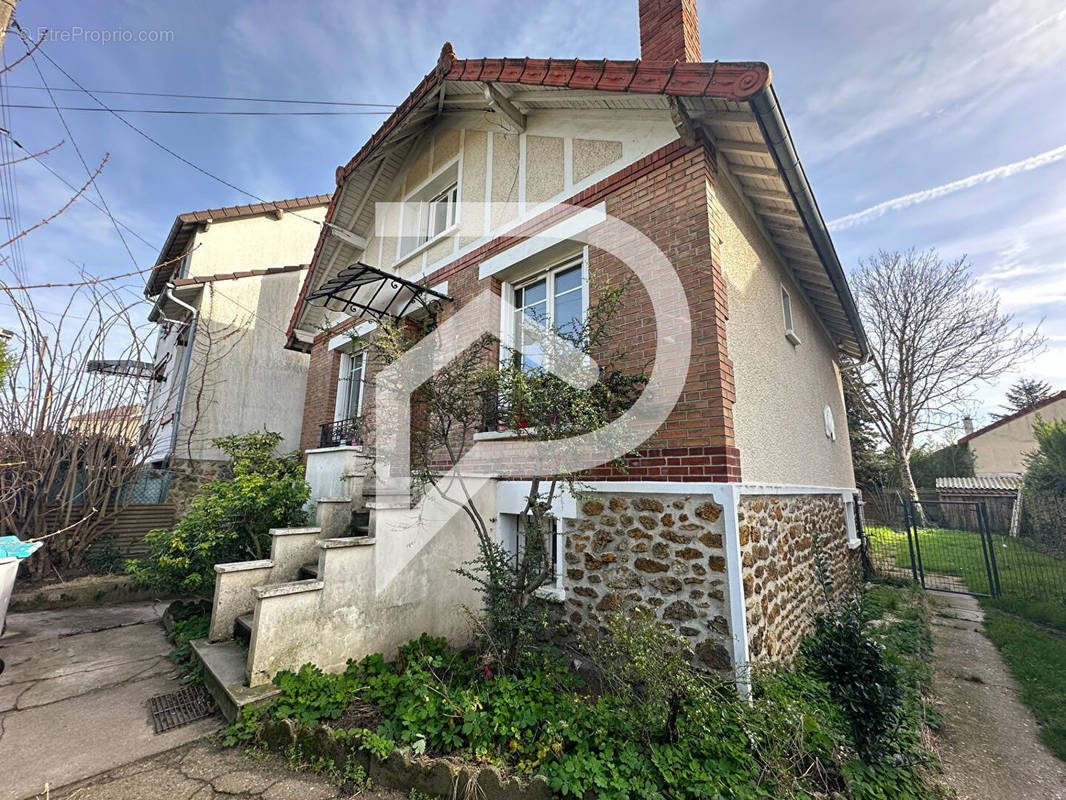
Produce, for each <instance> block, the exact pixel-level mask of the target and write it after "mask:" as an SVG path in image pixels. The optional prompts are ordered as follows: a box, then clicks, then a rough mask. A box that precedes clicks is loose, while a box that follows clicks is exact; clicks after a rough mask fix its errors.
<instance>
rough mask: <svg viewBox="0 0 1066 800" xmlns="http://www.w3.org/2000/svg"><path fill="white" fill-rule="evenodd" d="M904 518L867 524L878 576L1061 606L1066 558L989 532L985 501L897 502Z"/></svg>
mask: <svg viewBox="0 0 1066 800" xmlns="http://www.w3.org/2000/svg"><path fill="white" fill-rule="evenodd" d="M899 518H900V519H902V524H896V525H879V524H878V522H877V521H876V520H870V521H869V522H868V524H867V527H866V563H867V565H868V569H869V570H870V571H871V572H872V573H873V574H874V575H878V576H882V577H890V578H904V579H910V580H915V581H918V582H920V583H921V584H922V585H923V586H924V587H925V588H926V589H930V590H934V591H948V592H964V593H967V594H974V595H984V596H989V597H995V598H998V599H999V600H1000V601H1001V602H1002V603H1003V604H1005V605H1008V606H1009V605H1015V606H1020V605H1024V604H1031V603H1038V604H1047V603H1049V604H1052V605H1055V606H1062V608H1063V612H1064V613H1066V559H1063V558H1061V557H1060V555H1059V554H1056V553H1055V552H1054V551H1053V550H1051V549H1049V548H1045V547H1042V546H1041V545H1040V544H1039V543H1038V542H1035V541H1033V540H1031V539H1027V538H1024V537H1019V536H1005V535H1002V534H999V533H996V532H994V530H993V529H992V526H991V525H990V523H989V515H988V509H987V507H986V506H985V504H984V503H981V502H968V501H946V500H921V501H917V502H914V501H911V502H901V503H900V512H899Z"/></svg>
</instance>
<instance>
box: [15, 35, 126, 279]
mask: <svg viewBox="0 0 1066 800" xmlns="http://www.w3.org/2000/svg"><path fill="white" fill-rule="evenodd" d="M14 24H15V29H16V30H17V31H19V33H20V34H21V33H22V29H21V28H19V27H18V23H17V22H16V23H14ZM41 52H42V53H43V52H44V51H41ZM29 56H30V61H32V62H33V67H34V69H35V70H37V76H38V77H39V78H40V79H41V83H42V84H43V85H44V88H45V91H46V92H48V99H49V100H51V101H52V106H53V107H54V108H55V111H56V114H58V115H59V121H60V122H61V123H63V129H64V130H65V131H66V132H67V136H69V137H70V143H71V144H72V145H73V146H74V152H75V153H77V155H78V160H79V161H80V162H81V165H82V167H84V168H85V174H86V175H89V176H90V178H91V177H92V175H93V172H92V170H91V169H90V168H89V164H88V163H87V162H86V161H85V156H83V155H82V152H81V148H80V147H79V146H78V140H77V139H75V138H74V132H73V131H72V130H71V129H70V126H69V125H68V124H67V120H66V118H65V117H64V116H63V112H62V110H61V109H60V107H59V104H58V103H57V102H56V99H55V96H54V95H53V94H52V90H51V89H50V88H49V86H48V81H46V80H45V79H44V72H43V71H42V70H41V65H40V64H38V63H37V57H36V56H35V55H34V54H33V51H32V50H30V51H29ZM93 189H95V190H96V196H97V197H99V198H100V205H102V206H103V207H104V213H105V214H107V217H108V219H110V220H111V225H112V227H113V228H114V229H115V233H117V234H118V238H119V240H120V241H121V242H122V247H123V248H125V250H126V254H127V255H128V256H129V257H130V261H131V262H132V263H133V266H137V257H136V256H135V255H133V250H131V249H130V243H129V242H127V241H126V237H125V236H123V235H122V229H121V228H120V227H119V225H118V221H117V220H116V219H115V215H114V214H112V213H111V208H110V206H108V204H107V200H105V199H104V192H103V190H102V189H101V188H100V184H99V182H98V181H95V180H94V181H93Z"/></svg>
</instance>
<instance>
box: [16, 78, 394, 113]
mask: <svg viewBox="0 0 1066 800" xmlns="http://www.w3.org/2000/svg"><path fill="white" fill-rule="evenodd" d="M8 88H9V89H34V90H42V89H44V87H43V86H25V85H17V84H9V85H8ZM52 91H53V92H81V91H85V90H82V89H70V88H63V89H56V88H53V89H52ZM88 91H90V92H92V93H93V94H120V95H129V96H131V97H174V98H178V99H181V100H233V101H236V102H242V103H292V104H298V105H305V106H347V107H350V108H387V109H390V110H391V109H394V108H396V106H395V105H392V104H390V103H347V102H341V101H339V100H294V99H281V98H272V97H233V96H229V95H220V94H177V93H174V92H134V91H120V90H117V89H110V90H109V89H89V90H88Z"/></svg>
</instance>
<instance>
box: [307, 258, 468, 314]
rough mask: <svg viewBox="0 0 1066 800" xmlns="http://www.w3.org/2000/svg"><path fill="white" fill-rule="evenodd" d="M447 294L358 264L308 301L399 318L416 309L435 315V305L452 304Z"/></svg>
mask: <svg viewBox="0 0 1066 800" xmlns="http://www.w3.org/2000/svg"><path fill="white" fill-rule="evenodd" d="M451 301H452V298H450V297H448V295H446V294H441V293H440V292H435V291H433V290H432V289H430V288H427V287H425V286H422V285H420V284H417V283H414V282H412V281H409V280H406V279H405V278H401V277H399V276H398V275H392V274H390V273H388V272H383V271H382V270H380V269H376V268H375V267H371V266H368V265H366V264H363V263H360V262H357V263H355V264H352V265H351V266H350V267H346V268H345V269H343V270H341V271H340V273H338V275H337V277H335V278H331V279H330V280H328V281H326V282H325V283H323V284H322V285H321V286H320V287H319V288H318V289H316V290H315V291H313V292H311V294H310V295H308V297H307V302H308V303H310V304H311V305H316V306H323V307H324V308H328V309H329V310H330V311H340V312H344V313H348V314H353V315H358V316H363V317H371V318H373V319H378V320H380V319H382V318H384V317H393V318H395V319H399V318H400V317H402V316H403V315H404V314H406V313H407V312H408V311H410V310H411V309H412V308H415V307H419V308H423V309H425V310H426V311H429V312H431V313H432V311H433V308H432V306H433V305H434V304H439V303H442V302H449V303H450V302H451Z"/></svg>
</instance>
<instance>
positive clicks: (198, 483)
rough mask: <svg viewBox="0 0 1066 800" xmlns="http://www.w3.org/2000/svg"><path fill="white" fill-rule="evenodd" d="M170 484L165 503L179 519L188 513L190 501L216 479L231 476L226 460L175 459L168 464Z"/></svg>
mask: <svg viewBox="0 0 1066 800" xmlns="http://www.w3.org/2000/svg"><path fill="white" fill-rule="evenodd" d="M170 469H171V476H170V484H169V485H168V486H167V498H166V502H168V503H170V504H171V505H172V506H174V513H175V514H176V515H177V518H178V519H181V518H182V517H184V516H185V515H186V514H187V513H188V512H189V507H190V506H191V504H192V500H193V498H194V497H196V495H198V494H199V493H200V490H201V489H203V488H204V485H205V484H207V483H210V482H211V481H213V480H215V479H216V478H223V479H226V478H229V477H230V476H231V474H232V469H231V466H230V462H229V461H228V460H221V459H220V460H217V461H215V460H208V459H195V460H192V461H190V460H189V459H187V458H175V459H171V462H170Z"/></svg>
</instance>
